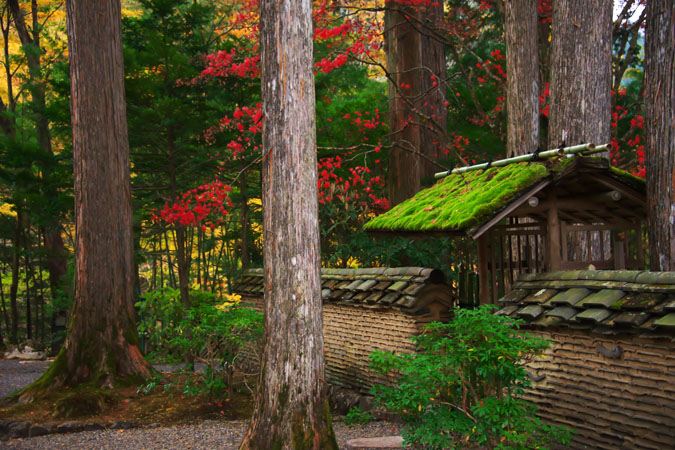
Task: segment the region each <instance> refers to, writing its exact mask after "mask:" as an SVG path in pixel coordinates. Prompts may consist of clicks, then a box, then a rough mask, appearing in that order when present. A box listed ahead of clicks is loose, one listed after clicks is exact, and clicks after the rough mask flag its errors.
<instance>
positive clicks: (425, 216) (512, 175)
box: [364, 163, 549, 231]
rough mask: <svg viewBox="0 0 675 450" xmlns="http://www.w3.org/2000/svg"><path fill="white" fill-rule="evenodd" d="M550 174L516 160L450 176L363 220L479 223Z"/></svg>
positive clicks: (399, 226) (449, 225)
mask: <svg viewBox="0 0 675 450" xmlns="http://www.w3.org/2000/svg"><path fill="white" fill-rule="evenodd" d="M548 175H549V169H548V168H547V167H546V166H545V165H544V164H539V163H533V164H528V163H518V164H510V165H508V166H504V167H494V168H491V169H488V170H476V171H473V172H467V173H465V174H454V175H449V176H447V177H445V178H443V179H441V180H440V181H438V182H437V183H436V184H435V185H433V186H432V187H430V188H428V189H424V190H422V191H420V192H418V193H417V194H416V195H415V196H414V197H412V198H410V199H409V200H406V201H405V202H403V203H400V204H399V205H397V206H395V207H394V208H392V209H391V210H390V211H388V212H386V213H384V214H381V215H379V216H377V217H375V218H374V219H373V220H371V221H370V222H368V223H366V224H365V226H364V228H365V229H366V230H368V231H390V230H398V231H431V230H438V231H448V230H461V229H465V228H468V227H471V226H474V225H477V224H479V223H481V221H482V220H483V219H486V218H489V217H491V216H492V215H493V214H494V213H495V212H496V211H498V210H499V209H501V208H502V207H504V206H505V205H506V204H508V203H509V201H510V200H512V199H514V198H515V197H516V196H518V194H519V193H521V192H522V191H523V190H524V189H527V188H529V187H532V186H533V185H534V184H536V183H537V182H538V181H540V180H542V179H544V178H546V177H547V176H548Z"/></svg>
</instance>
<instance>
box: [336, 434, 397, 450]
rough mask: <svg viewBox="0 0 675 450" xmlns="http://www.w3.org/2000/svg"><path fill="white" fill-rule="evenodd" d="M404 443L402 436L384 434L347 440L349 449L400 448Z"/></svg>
mask: <svg viewBox="0 0 675 450" xmlns="http://www.w3.org/2000/svg"><path fill="white" fill-rule="evenodd" d="M402 445H403V438H402V437H401V436H382V437H376V438H358V439H350V440H348V441H347V449H348V450H370V449H373V450H374V449H378V450H379V449H387V448H390V449H391V448H395V449H400V448H401V446H402Z"/></svg>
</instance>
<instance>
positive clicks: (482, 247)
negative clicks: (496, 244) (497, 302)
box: [478, 233, 490, 305]
mask: <svg viewBox="0 0 675 450" xmlns="http://www.w3.org/2000/svg"><path fill="white" fill-rule="evenodd" d="M487 244H488V243H487V236H486V233H484V234H482V235H481V236H480V237H479V238H478V289H479V290H480V293H479V294H480V304H481V305H487V304H490V288H489V286H490V278H489V274H488V248H487Z"/></svg>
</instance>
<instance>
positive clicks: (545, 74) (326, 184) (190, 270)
mask: <svg viewBox="0 0 675 450" xmlns="http://www.w3.org/2000/svg"><path fill="white" fill-rule="evenodd" d="M122 3H123V25H122V27H123V44H124V60H125V61H124V62H125V73H126V101H127V120H128V127H129V143H130V149H131V183H132V195H133V202H134V204H133V206H134V216H133V223H134V240H135V263H136V285H137V287H136V293H137V295H138V296H139V299H140V296H141V293H145V292H148V291H157V290H159V289H163V288H167V287H168V288H173V289H174V290H175V292H176V295H177V296H179V297H180V301H181V303H182V304H184V305H189V304H190V298H191V297H195V296H196V297H199V296H200V295H201V294H197V291H201V292H208V293H211V294H213V295H214V296H216V297H222V296H224V295H227V294H228V292H229V290H230V288H231V286H232V283H233V282H234V281H236V278H237V277H238V276H239V275H240V274H241V272H242V270H243V269H245V268H247V267H250V266H260V265H262V237H261V234H262V229H261V223H262V211H261V203H260V197H261V180H260V177H261V175H260V160H261V136H260V132H261V129H262V119H263V118H262V114H261V105H260V81H259V77H260V67H259V63H260V56H259V52H258V12H257V1H250V0H218V1H216V0H202V1H197V2H193V1H192V0H189V1H188V0H140V1H133V2H132V1H126V2H122ZM397 3H399V4H401V5H403V6H404V7H409V8H412V10H411V11H413V12H411V14H410V15H411V17H415V16H417V17H426V18H427V19H426V22H425V28H424V30H426V32H420V35H421V36H423V38H422V39H424V38H425V37H426V38H430V36H431V37H434V39H433V40H434V42H436V45H435V47H434V45H427V46H426V47H424V44H423V45H422V47H423V48H427V49H430V48H438V45H440V49H441V51H439V52H436V56H434V55H431V56H429V55H428V54H427V53H430V52H426V53H424V52H420V53H418V54H416V55H415V54H414V53H415V52H410V51H409V50H406V49H405V48H404V47H397V46H394V45H393V44H392V41H391V37H390V36H391V33H392V31H391V30H392V27H388V26H387V24H388V23H389V24H391V22H388V20H391V17H389V18H387V17H386V15H387V12H386V11H387V8H388V6H389V5H390V2H384V1H348V2H340V1H327V0H321V1H315V2H314V14H313V15H314V26H315V30H314V39H315V68H316V100H317V117H316V124H317V125H316V126H317V152H318V158H319V163H318V170H319V204H320V206H319V218H320V226H321V251H322V264H323V265H324V266H329V267H346V266H371V265H404V264H414V265H424V266H432V267H439V268H443V269H445V272H446V273H447V274H448V275H449V276H450V277H452V273H453V272H452V271H451V270H450V269H451V268H452V267H454V258H453V247H452V244H451V242H450V241H449V240H441V241H440V242H439V240H435V241H434V243H433V244H432V243H430V242H426V241H424V240H417V241H414V242H413V241H412V240H410V239H404V238H390V239H381V238H378V239H374V238H372V237H370V236H368V235H366V234H365V233H364V232H363V231H362V228H361V225H362V224H363V223H364V222H365V221H367V220H368V219H369V218H371V217H372V216H373V215H375V214H378V213H380V212H382V211H385V210H387V209H388V208H389V206H390V204H391V203H397V201H398V200H397V199H399V198H405V197H407V196H408V195H409V190H410V189H412V190H416V189H419V187H420V186H424V185H428V184H430V183H431V182H432V181H433V178H432V177H431V176H430V174H432V173H433V172H438V171H441V170H447V169H450V168H453V167H455V166H457V165H462V164H472V163H474V162H482V161H486V160H492V159H497V158H501V157H504V156H507V134H508V130H507V121H506V104H507V98H506V57H507V55H506V43H505V36H504V21H505V11H504V7H503V4H502V3H501V2H494V1H473V0H451V1H446V2H441V3H434V2H430V1H427V0H409V1H405V2H397ZM439 8H440V9H439ZM425 11H426V12H428V14H426V15H425ZM434 11H435V13H434V14H432V13H431V12H434ZM439 11H441V12H440V13H439ZM0 12H1V13H2V14H1V16H0V22H1V23H0V25H1V30H2V34H3V54H2V62H3V69H4V71H3V73H2V82H1V86H0V100H1V103H0V109H1V111H0V128H1V130H2V133H1V135H0V241H1V242H2V246H1V247H0V275H1V278H0V280H1V284H0V314H1V318H0V346H3V345H4V343H5V342H9V343H18V342H21V341H24V340H26V339H30V340H32V341H33V343H34V344H38V345H42V346H49V345H51V343H52V341H53V340H56V342H57V343H58V342H59V341H60V339H61V338H60V333H62V332H63V331H62V330H64V329H65V328H64V327H65V323H66V315H67V314H66V312H67V311H68V309H69V306H70V302H71V301H72V279H73V268H72V266H73V247H74V225H73V223H74V219H73V195H72V187H73V180H72V148H71V140H72V135H71V130H72V128H71V123H70V117H71V116H70V109H69V108H70V106H69V105H70V98H69V95H70V81H69V69H68V54H67V43H66V31H65V15H64V4H63V2H58V1H52V0H49V1H46V0H45V1H37V0H32V1H30V2H28V1H26V2H23V1H21V2H20V1H18V0H7V1H6V2H5V5H4V6H3V8H2V10H1V11H0ZM420 14H421V16H419V15H420ZM17 18H20V19H18V20H17ZM536 20H537V22H536V26H537V29H538V38H537V39H536V45H537V49H538V50H537V51H538V54H539V56H540V63H539V74H540V83H539V93H538V100H539V105H538V107H539V114H538V122H539V127H540V133H539V142H540V146H541V147H542V148H545V147H547V145H548V142H549V141H550V139H549V136H548V134H547V130H548V112H549V83H548V80H549V69H548V55H549V50H550V36H551V2H550V1H546V0H539V1H538V9H537V17H536ZM644 21H645V17H644V13H643V12H642V5H641V2H640V1H631V0H628V1H621V2H617V4H616V5H615V23H614V25H613V27H612V31H613V34H612V49H613V51H612V53H613V54H612V74H613V77H612V95H611V111H610V114H611V116H610V117H608V120H610V121H611V136H610V143H611V148H612V150H611V153H610V159H611V161H612V164H614V165H615V166H618V167H620V168H623V169H625V170H628V171H630V172H632V173H633V174H635V175H636V176H640V177H645V160H644V158H645V149H644V146H643V141H644V133H643V127H644V126H643V119H642V115H641V111H642V99H643V97H644V96H643V87H642V79H643V70H642V69H643V59H642V58H643V52H642V44H643V41H644V39H643V28H644ZM418 31H419V30H418ZM439 43H440V44H439ZM431 53H433V52H431ZM411 54H412V56H410V55H411ZM439 54H440V57H441V58H442V60H441V59H439ZM406 58H411V59H410V60H409V62H408V64H410V65H411V66H410V67H413V69H405V70H401V69H400V67H401V66H400V64H401V61H405V60H406ZM425 58H432V59H431V60H427V59H425ZM397 61H398V62H397ZM410 61H411V62H410ZM439 61H442V62H441V63H440V64H441V67H442V69H441V70H440V71H439V70H428V69H429V68H430V67H434V64H435V65H438V64H439ZM397 64H399V66H396V65H397ZM397 67H398V69H397ZM397 102H399V103H397ZM401 102H403V104H404V105H407V107H408V111H409V113H407V114H403V115H400V114H399V113H396V114H394V111H398V112H400V111H401V110H404V111H405V108H402V107H400V103H401ZM397 105H398V106H397ZM397 114H398V115H397ZM102 125H105V124H102ZM415 130H416V131H415ZM411 131H413V132H416V133H417V135H416V139H417V141H415V145H411V141H412V139H411V138H410V136H411V135H410V132H411ZM413 134H414V133H413ZM574 143H576V142H574ZM598 143H600V142H598ZM560 144H562V142H560ZM421 146H423V147H424V148H425V149H426V153H425V155H424V156H423V159H424V161H425V163H426V162H428V163H429V164H427V166H428V167H429V168H428V169H426V170H425V171H424V173H419V174H418V175H417V177H418V179H417V180H415V181H414V183H417V185H416V186H414V185H413V186H412V187H411V186H405V185H401V184H400V183H399V182H398V180H400V179H403V178H404V177H402V176H400V175H401V173H400V171H401V170H403V171H405V170H406V168H405V166H403V168H402V169H401V163H400V161H401V156H400V155H401V152H403V154H404V155H407V154H412V153H415V149H416V148H420V147H421ZM534 150H536V148H523V149H522V153H529V152H532V151H534ZM397 170H398V172H397ZM414 183H413V184H414Z"/></svg>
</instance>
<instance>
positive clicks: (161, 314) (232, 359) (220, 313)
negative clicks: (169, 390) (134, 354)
mask: <svg viewBox="0 0 675 450" xmlns="http://www.w3.org/2000/svg"><path fill="white" fill-rule="evenodd" d="M190 298H191V300H192V306H191V307H189V308H185V307H183V305H182V304H181V301H180V292H179V291H178V290H177V289H172V288H163V289H159V290H155V291H150V292H148V293H146V294H145V295H144V296H143V300H142V301H140V302H138V303H137V304H136V306H137V307H138V308H139V311H140V317H141V321H140V324H139V332H140V333H141V335H142V336H144V337H145V338H146V339H148V341H149V345H150V347H151V349H152V351H151V352H150V355H149V356H150V357H151V358H154V359H161V360H164V361H173V362H176V361H178V360H180V359H182V358H184V357H185V355H189V356H191V357H192V358H194V360H195V361H198V362H203V363H204V364H205V368H204V371H203V372H202V373H199V374H197V378H196V381H188V382H187V383H186V384H185V387H184V392H185V393H186V394H188V395H197V394H201V393H207V394H209V395H210V396H222V395H225V394H226V392H227V391H228V390H229V389H230V388H231V387H232V384H233V378H234V374H235V370H237V369H238V364H239V361H240V359H241V357H242V354H243V353H242V352H243V350H244V349H246V350H247V351H249V352H252V353H256V352H257V351H258V350H259V345H260V340H261V338H262V332H263V324H262V314H261V313H259V312H257V311H256V310H254V309H252V308H249V307H246V306H245V305H243V304H241V303H240V299H241V298H240V297H239V296H238V295H225V301H222V300H221V301H220V302H218V301H217V299H216V296H215V295H213V294H211V293H208V292H202V291H194V292H191V294H190ZM193 378H194V377H193Z"/></svg>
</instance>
